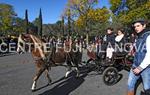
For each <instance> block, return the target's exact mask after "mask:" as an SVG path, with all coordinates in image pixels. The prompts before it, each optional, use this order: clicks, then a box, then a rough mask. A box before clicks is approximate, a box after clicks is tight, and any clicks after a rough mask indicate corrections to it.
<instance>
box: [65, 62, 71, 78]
mask: <svg viewBox="0 0 150 95" xmlns="http://www.w3.org/2000/svg"><path fill="white" fill-rule="evenodd" d="M71 67H72V65H71V62H70V61H67V72H66V75H65V77H66V78H67V77H68V75H69V74H70V73H71V71H72V68H71Z"/></svg>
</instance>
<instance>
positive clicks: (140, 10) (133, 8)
mask: <svg viewBox="0 0 150 95" xmlns="http://www.w3.org/2000/svg"><path fill="white" fill-rule="evenodd" d="M111 1H115V0H110V3H111V10H112V12H113V13H115V11H119V7H120V6H121V5H124V6H123V7H126V10H124V8H122V10H120V12H119V14H117V15H116V17H117V18H118V19H119V21H120V22H121V23H122V24H123V25H125V26H128V25H131V23H132V22H133V21H134V20H136V19H140V18H142V19H146V20H149V19H150V1H149V0H117V1H118V2H117V3H119V2H120V1H121V3H119V4H118V5H117V7H115V8H114V6H115V4H114V3H112V2H111ZM123 1H126V2H123ZM114 10H115V11H114Z"/></svg>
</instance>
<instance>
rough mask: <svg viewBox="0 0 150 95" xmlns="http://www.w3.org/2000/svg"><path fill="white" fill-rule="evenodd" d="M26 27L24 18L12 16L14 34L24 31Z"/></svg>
mask: <svg viewBox="0 0 150 95" xmlns="http://www.w3.org/2000/svg"><path fill="white" fill-rule="evenodd" d="M25 29H26V27H25V20H23V19H22V18H19V17H16V18H14V21H13V32H14V34H17V35H18V34H20V33H23V32H24V33H25V32H26V31H25Z"/></svg>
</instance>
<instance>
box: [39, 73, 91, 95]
mask: <svg viewBox="0 0 150 95" xmlns="http://www.w3.org/2000/svg"><path fill="white" fill-rule="evenodd" d="M88 73H89V71H88V72H86V73H85V72H84V74H82V75H81V76H80V77H79V78H76V77H73V76H72V75H71V76H70V77H68V78H67V79H64V81H62V82H60V83H59V84H57V85H56V86H54V87H53V88H52V89H50V90H48V91H45V92H43V93H42V94H39V95H69V94H70V93H71V92H72V91H74V90H75V89H77V88H78V87H79V86H80V85H81V84H82V83H83V82H84V81H85V80H84V78H85V77H86V76H87V75H88ZM74 76H75V75H74ZM55 83H57V82H55Z"/></svg>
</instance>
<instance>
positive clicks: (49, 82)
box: [45, 68, 52, 84]
mask: <svg viewBox="0 0 150 95" xmlns="http://www.w3.org/2000/svg"><path fill="white" fill-rule="evenodd" d="M48 72H49V69H48V68H47V69H46V70H45V74H46V77H47V79H48V84H51V82H52V80H51V78H50V76H49V74H48Z"/></svg>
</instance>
